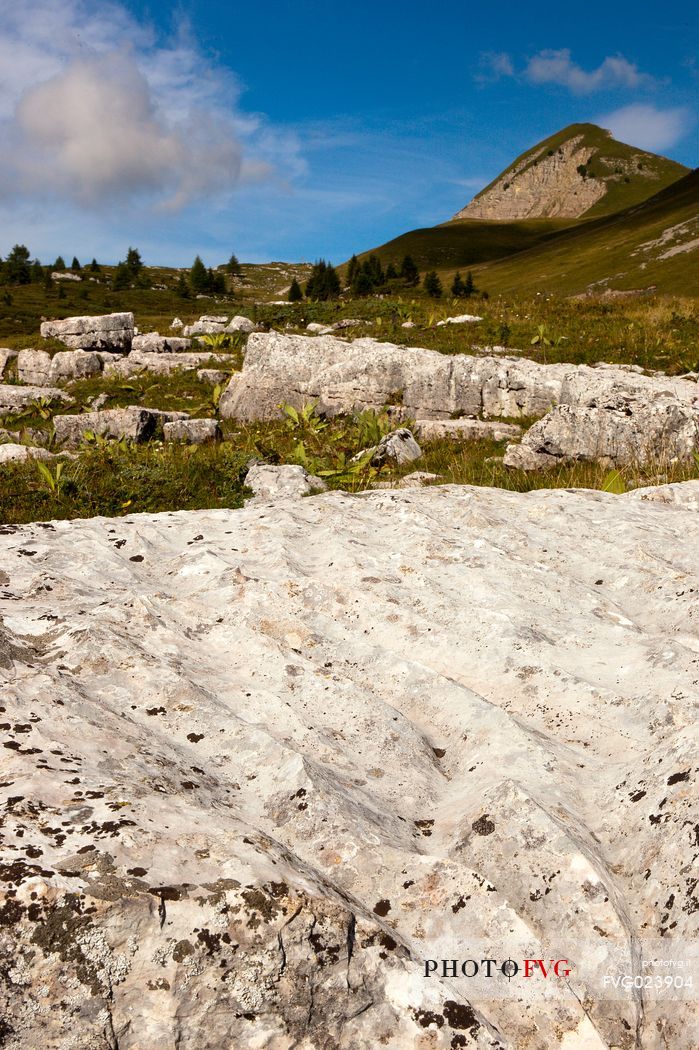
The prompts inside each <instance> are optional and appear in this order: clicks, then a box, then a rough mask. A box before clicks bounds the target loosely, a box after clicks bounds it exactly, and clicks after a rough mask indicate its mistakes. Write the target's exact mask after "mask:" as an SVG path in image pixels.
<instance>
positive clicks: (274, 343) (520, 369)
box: [220, 332, 699, 420]
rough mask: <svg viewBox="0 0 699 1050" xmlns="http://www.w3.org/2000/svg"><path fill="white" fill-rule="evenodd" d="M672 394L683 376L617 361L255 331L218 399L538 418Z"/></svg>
mask: <svg viewBox="0 0 699 1050" xmlns="http://www.w3.org/2000/svg"><path fill="white" fill-rule="evenodd" d="M666 393H667V394H671V395H672V396H673V397H676V398H678V399H679V400H681V401H684V402H687V403H690V404H691V403H692V401H694V400H695V399H696V398H697V397H699V386H697V384H696V383H694V382H692V381H691V380H689V379H674V378H670V377H663V376H646V375H639V374H637V373H635V372H629V371H627V370H626V369H624V368H603V369H597V368H591V367H589V366H587V365H571V364H553V365H540V364H537V363H536V362H534V361H529V360H527V359H523V358H516V357H489V356H485V355H479V356H477V357H476V356H470V355H466V354H454V355H447V354H440V353H438V352H437V351H436V350H423V349H419V348H416V347H405V346H396V345H394V344H393V343H381V342H377V341H376V340H375V339H369V338H363V339H356V340H354V341H353V342H350V343H348V342H345V341H344V340H342V339H338V338H334V337H333V336H329V335H318V336H315V337H312V336H302V335H296V336H294V335H282V334H281V333H279V332H269V333H262V332H255V333H253V334H252V335H251V336H250V337H249V339H248V343H247V349H246V351H245V360H244V364H243V370H242V372H240V373H239V374H238V375H236V376H234V378H233V379H232V381H231V383H230V384H229V386H228V388H227V389H226V391H224V394H223V396H222V397H221V402H220V411H221V415H222V416H223V417H224V418H235V419H240V420H254V419H273V418H276V417H278V416H279V415H280V414H281V412H280V408H279V406H280V404H281V403H282V402H286V403H288V404H291V405H293V406H294V407H295V408H300V407H301V406H302V405H303V404H305V403H306V402H309V401H316V402H318V408H319V410H320V411H322V412H325V413H326V414H328V415H336V414H342V413H347V412H351V411H352V410H353V409H355V408H374V409H376V410H379V409H381V408H382V407H383V406H384V405H387V404H394V405H395V404H397V403H398V404H400V405H402V406H403V408H404V411H405V413H406V414H407V415H408V416H410V417H412V418H419V419H421V418H435V419H449V417H450V416H452V415H454V414H455V413H461V414H462V415H465V416H480V415H484V416H494V417H497V416H506V417H507V416H509V417H517V416H543V415H544V414H545V413H546V412H548V411H549V409H550V408H551V407H552V406H553V405H554V404H586V403H588V402H589V401H591V400H592V399H595V398H599V397H605V396H609V395H616V394H624V395H631V396H636V397H645V398H648V399H651V398H655V397H658V396H659V395H661V394H666Z"/></svg>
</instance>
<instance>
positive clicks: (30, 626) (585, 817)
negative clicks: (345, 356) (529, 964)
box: [0, 485, 699, 1050]
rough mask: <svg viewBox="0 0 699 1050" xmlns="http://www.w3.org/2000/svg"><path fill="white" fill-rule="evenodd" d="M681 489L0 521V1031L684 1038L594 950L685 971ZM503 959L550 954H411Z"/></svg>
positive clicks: (432, 491) (8, 1036) (686, 567)
mask: <svg viewBox="0 0 699 1050" xmlns="http://www.w3.org/2000/svg"><path fill="white" fill-rule="evenodd" d="M672 488H673V491H674V490H675V489H677V488H678V487H677V486H673V487H672ZM688 488H690V489H691V495H692V498H695V497H696V489H697V486H696V485H692V486H688ZM658 492H662V490H658ZM692 506H694V504H692V503H691V501H690V502H689V503H687V506H686V507H685V506H683V505H682V501H681V500H680V501H677V502H673V503H663V502H653V501H651V500H649V499H648V498H647V497H645V498H643V499H638V498H635V497H634V498H630V497H623V496H622V497H618V496H612V495H608V494H603V493H597V492H586V491H536V492H531V493H528V494H526V495H523V494H517V493H513V492H506V491H502V490H494V489H473V488H467V487H464V488H456V487H444V488H428V489H411V490H405V491H402V492H390V493H389V492H380V493H378V492H374V493H370V494H364V495H362V496H348V495H346V494H342V493H327V494H324V495H322V496H317V497H312V498H310V499H302V500H295V501H293V500H286V501H284V500H283V501H281V502H279V503H276V504H271V503H264V502H263V503H256V504H255V505H252V504H251V505H248V506H247V507H246V508H245V509H244V510H241V511H224V510H215V511H200V512H190V513H185V512H181V513H173V514H161V515H153V516H146V515H144V516H131V517H126V518H119V519H99V518H97V519H92V520H89V521H78V522H56V523H49V524H43V525H39V524H34V525H27V526H4V527H2V528H1V529H0V534H1V535H0V545H1V550H0V565H1V566H2V572H1V576H0V599H2V604H0V610H1V611H2V621H0V682H1V683H2V707H3V711H2V730H1V731H0V739H1V740H2V743H3V745H4V749H3V755H4V760H3V775H2V783H1V785H0V792H2V798H3V800H4V801H3V816H4V824H3V826H2V829H1V830H0V833H1V834H2V845H3V868H2V879H3V882H2V888H3V892H4V900H3V903H2V905H0V915H1V916H2V920H3V925H2V926H0V997H1V998H0V1017H2V1024H3V1036H4V1041H5V1047H6V1048H9V1050H45V1048H46V1047H47V1046H51V1047H60V1048H61V1050H95V1048H96V1047H110V1048H112V1050H113V1048H115V1047H118V1048H119V1050H176V1048H177V1050H205V1048H209V1050H220V1048H222V1047H227V1048H228V1047H230V1048H232V1047H235V1048H236V1050H253V1048H254V1050H259V1048H262V1047H264V1048H269V1050H272V1048H273V1050H292V1048H296V1050H301V1048H303V1050H376V1048H377V1047H387V1048H389V1050H407V1048H408V1047H409V1048H411V1050H412V1048H416V1050H458V1048H461V1047H478V1048H483V1050H485V1048H486V1047H487V1048H490V1050H493V1048H507V1050H534V1048H535V1050H554V1048H559V1047H562V1048H565V1050H592V1048H600V1050H601V1048H611V1047H615V1048H621V1050H632V1048H634V1050H638V1048H641V1050H661V1048H667V1047H673V1048H674V1047H689V1046H696V1045H698V1044H699V1035H698V1033H697V1028H696V1002H695V1001H693V1000H692V999H691V998H686V997H685V998H683V995H684V993H682V992H673V993H670V994H665V993H663V992H654V991H653V990H652V989H645V988H643V989H639V990H636V991H634V990H633V989H629V990H623V989H621V988H620V987H618V986H617V987H616V988H615V989H612V988H608V987H606V986H605V987H603V983H602V977H601V974H602V973H605V972H607V970H606V966H607V963H606V960H608V959H609V957H610V954H611V956H613V957H614V956H615V953H617V952H618V953H619V957H620V959H619V960H617V961H616V962H615V963H614V965H612V966H611V969H610V972H611V973H612V974H613V975H616V976H619V975H620V974H628V973H631V974H635V973H643V972H644V971H643V968H642V967H643V965H645V964H646V963H647V962H648V961H649V960H652V959H654V958H663V959H668V958H671V957H675V956H679V957H681V958H682V959H688V958H690V957H691V960H692V961H693V965H694V970H693V973H694V981H695V985H696V976H697V970H696V954H697V953H696V941H691V940H690V938H691V937H692V936H695V935H696V912H697V907H698V906H699V900H698V898H697V888H696V875H695V874H693V872H692V868H691V864H692V860H693V859H695V858H696V854H697V850H698V845H697V838H696V835H697V832H696V825H697V815H696V805H695V803H696V777H697V769H696V766H697V763H696V755H697V740H696V737H697V722H696V714H695V712H694V711H693V707H695V706H696V699H697V692H698V682H699V662H698V661H699V656H698V654H699V598H698V596H699V567H698V566H697V559H696V551H697V546H698V543H699V517H698V516H697V513H696V510H695V509H690V508H691V507H692ZM525 957H526V958H535V959H542V960H544V961H545V965H546V966H548V965H549V963H548V960H549V958H553V959H559V958H565V959H567V960H568V962H569V971H570V972H569V973H568V974H567V975H566V976H565V977H564V978H562V979H556V980H554V978H553V976H552V975H551V974H549V978H548V979H546V980H545V979H543V978H541V976H540V975H538V976H537V977H536V978H535V979H532V980H525V979H523V977H522V975H521V973H520V974H519V975H518V976H517V977H514V978H513V980H512V981H511V982H509V981H507V980H506V979H504V978H503V977H502V975H501V974H498V973H495V974H494V975H493V976H492V977H491V978H490V979H487V978H486V977H483V976H482V975H479V978H478V979H468V978H465V977H462V976H459V977H456V978H453V977H450V976H446V977H443V976H441V975H440V974H439V973H438V974H436V975H435V976H432V977H427V978H426V977H425V976H424V961H425V960H426V959H433V960H441V959H446V960H451V959H456V960H465V959H476V960H480V959H495V960H499V961H504V960H505V959H508V958H509V959H512V960H519V961H520V964H521V962H522V960H523V958H525ZM622 957H623V959H624V961H620V960H621V958H622ZM650 972H651V973H652V972H653V971H650ZM662 972H663V973H666V972H667V971H662ZM673 972H674V971H673ZM691 994H694V993H690V995H691Z"/></svg>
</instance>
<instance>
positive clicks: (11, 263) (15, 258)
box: [3, 244, 32, 284]
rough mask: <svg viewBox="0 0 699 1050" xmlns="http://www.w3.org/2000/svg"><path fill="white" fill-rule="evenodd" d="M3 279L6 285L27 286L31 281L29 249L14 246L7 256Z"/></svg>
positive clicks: (23, 246) (21, 245)
mask: <svg viewBox="0 0 699 1050" xmlns="http://www.w3.org/2000/svg"><path fill="white" fill-rule="evenodd" d="M3 278H4V280H5V281H6V282H7V283H8V284H29V282H30V281H31V279H32V275H31V270H30V269H29V249H28V248H27V247H26V246H25V245H24V244H16V245H15V246H14V248H13V249H12V251H11V252H10V253H9V255H8V256H7V259H6V260H5V265H4V266H3Z"/></svg>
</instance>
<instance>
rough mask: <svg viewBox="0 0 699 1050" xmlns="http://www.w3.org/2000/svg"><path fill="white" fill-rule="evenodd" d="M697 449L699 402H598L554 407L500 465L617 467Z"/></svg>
mask: <svg viewBox="0 0 699 1050" xmlns="http://www.w3.org/2000/svg"><path fill="white" fill-rule="evenodd" d="M696 450H699V400H698V401H697V403H696V405H692V404H687V403H684V402H681V401H678V400H677V399H676V398H672V397H658V398H657V399H655V400H653V401H648V400H645V399H641V398H633V397H623V396H619V397H611V398H607V399H600V401H599V403H597V404H594V405H557V406H556V407H555V408H554V409H552V410H551V411H550V412H549V413H548V414H547V415H545V416H544V418H543V419H540V420H539V421H538V422H537V423H535V424H534V425H533V426H532V427H530V428H529V430H528V431H527V432H526V434H525V435H524V437H523V438H522V441H521V443H520V444H518V445H508V447H507V451H506V453H505V458H504V460H503V462H504V463H505V466H508V467H515V468H519V469H521V470H539V469H542V468H546V467H550V466H555V465H556V464H557V463H560V462H564V461H583V462H584V461H587V462H594V461H597V462H602V463H606V464H608V465H609V466H614V467H621V466H627V465H632V464H639V465H642V464H644V463H648V462H652V461H656V460H657V461H660V462H670V461H675V460H681V461H682V460H688V459H690V458H691V456H692V453H693V452H694V451H696Z"/></svg>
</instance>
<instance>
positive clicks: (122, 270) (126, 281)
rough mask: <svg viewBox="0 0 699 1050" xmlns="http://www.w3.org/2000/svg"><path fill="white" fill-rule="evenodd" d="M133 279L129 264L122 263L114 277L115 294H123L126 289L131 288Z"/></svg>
mask: <svg viewBox="0 0 699 1050" xmlns="http://www.w3.org/2000/svg"><path fill="white" fill-rule="evenodd" d="M132 277H133V275H132V274H131V272H130V271H129V267H128V266H127V264H126V263H125V262H120V263H119V265H118V266H117V268H116V270H115V271H114V276H113V277H112V288H113V289H114V291H115V292H123V291H124V289H126V288H130V287H131V280H132Z"/></svg>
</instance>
